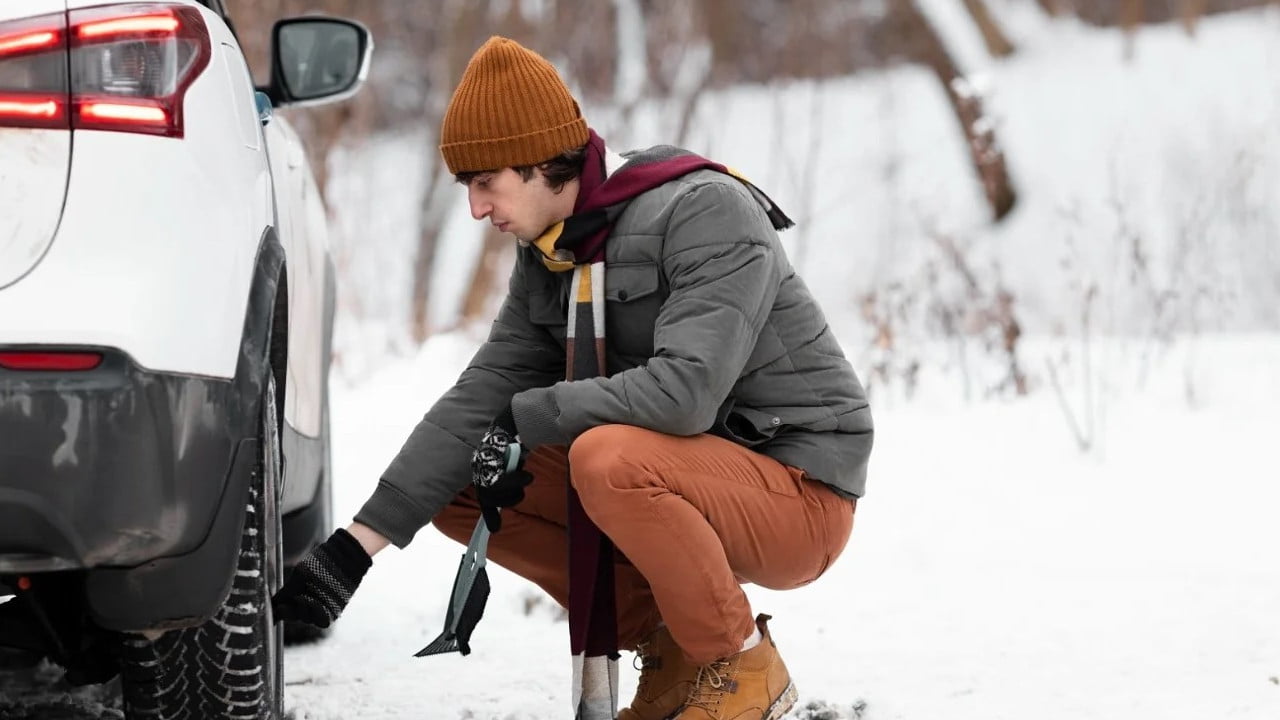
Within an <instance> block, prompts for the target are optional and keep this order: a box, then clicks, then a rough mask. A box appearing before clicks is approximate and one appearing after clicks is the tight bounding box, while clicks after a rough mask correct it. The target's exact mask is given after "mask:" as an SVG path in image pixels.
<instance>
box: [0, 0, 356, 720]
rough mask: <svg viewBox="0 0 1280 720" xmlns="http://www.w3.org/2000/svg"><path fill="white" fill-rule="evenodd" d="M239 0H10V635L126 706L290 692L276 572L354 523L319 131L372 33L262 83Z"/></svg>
mask: <svg viewBox="0 0 1280 720" xmlns="http://www.w3.org/2000/svg"><path fill="white" fill-rule="evenodd" d="M232 28H233V26H232V24H231V23H230V22H229V20H228V19H227V17H226V11H225V9H224V8H223V7H222V0H201V1H200V2H196V1H195V0H166V1H165V2H147V1H145V0H143V1H141V2H138V1H133V2H109V1H108V2H104V0H22V2H0V646H9V647H16V648H21V649H22V651H23V653H24V654H26V655H28V656H30V657H32V658H35V657H39V656H47V657H50V658H52V659H53V660H54V661H56V662H57V663H59V664H60V665H63V666H64V667H66V668H67V669H68V675H67V677H68V678H69V679H71V680H73V681H81V682H100V681H103V680H105V679H107V678H109V677H112V676H114V675H116V674H117V673H119V675H120V677H121V681H122V682H121V684H122V687H123V691H124V706H125V710H126V713H127V715H128V716H129V717H135V716H137V717H142V716H145V717H148V718H150V717H163V718H169V717H194V718H220V717H237V718H238V717H275V716H277V715H280V714H281V708H280V697H281V685H282V680H281V666H280V663H281V658H282V652H281V650H280V643H281V640H280V638H281V635H282V633H281V631H280V627H279V626H278V625H277V624H276V623H275V622H274V621H273V619H272V617H271V611H270V602H269V598H270V594H271V593H272V592H274V591H275V589H276V588H277V587H278V586H279V583H280V578H281V575H282V572H283V570H284V567H285V566H287V565H288V564H289V563H290V562H296V561H297V560H299V559H301V557H302V556H303V555H304V554H305V553H306V552H307V551H308V550H309V549H310V548H311V547H312V546H314V545H315V544H316V543H317V542H319V541H320V540H322V539H323V538H324V537H326V536H327V535H328V533H329V531H330V529H331V524H332V520H331V511H330V505H329V493H330V489H329V486H330V482H331V479H332V478H330V476H329V475H330V471H329V462H328V455H329V447H328V441H329V438H328V415H327V405H328V403H327V394H326V386H327V377H328V371H329V347H330V339H331V327H332V319H333V307H334V302H333V298H334V276H333V275H334V271H333V265H332V262H331V261H330V258H329V254H328V251H327V239H326V219H325V212H324V208H323V206H322V203H321V198H320V195H319V193H318V191H317V188H316V186H315V182H314V180H313V177H312V174H311V170H310V168H309V167H308V165H307V161H306V153H305V152H304V151H303V148H302V146H301V144H300V141H299V139H298V136H297V134H296V133H295V132H294V131H293V129H292V128H290V126H289V124H288V123H287V122H286V121H285V120H284V118H283V117H281V116H279V115H273V113H272V110H273V109H274V108H279V107H283V106H289V105H305V104H313V103H321V102H328V101H335V100H341V99H343V98H346V97H349V96H350V95H352V94H353V93H355V92H356V90H357V89H358V88H359V87H360V85H361V84H362V83H363V81H364V78H365V76H366V73H367V70H368V63H369V57H370V53H371V51H372V41H371V39H370V37H369V34H368V32H367V30H366V29H365V28H364V27H362V26H360V25H359V24H357V23H353V22H350V21H345V20H340V19H335V18H324V17H317V16H306V17H300V18H292V19H287V20H281V21H279V22H278V23H277V24H276V26H275V28H274V30H273V34H272V39H273V44H272V75H271V77H272V82H271V83H270V85H269V86H268V87H264V88H255V87H254V84H253V80H252V78H251V76H250V73H249V69H248V66H247V64H246V62H245V59H244V55H243V53H242V51H241V48H240V45H239V43H238V42H237V39H236V36H235V33H234V31H233V29H232Z"/></svg>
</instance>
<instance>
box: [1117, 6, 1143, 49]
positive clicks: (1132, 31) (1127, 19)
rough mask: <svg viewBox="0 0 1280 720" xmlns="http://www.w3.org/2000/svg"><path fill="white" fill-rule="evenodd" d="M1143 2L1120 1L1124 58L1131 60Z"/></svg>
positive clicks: (1140, 20)
mask: <svg viewBox="0 0 1280 720" xmlns="http://www.w3.org/2000/svg"><path fill="white" fill-rule="evenodd" d="M1142 4H1143V0H1120V27H1121V28H1122V30H1123V32H1124V57H1125V59H1126V60H1132V59H1133V54H1134V52H1135V48H1134V44H1135V43H1136V42H1137V34H1138V28H1139V27H1140V26H1141V25H1142Z"/></svg>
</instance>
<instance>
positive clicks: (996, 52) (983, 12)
mask: <svg viewBox="0 0 1280 720" xmlns="http://www.w3.org/2000/svg"><path fill="white" fill-rule="evenodd" d="M964 6H965V9H967V10H968V11H969V15H970V17H972V18H973V22H974V24H975V25H977V26H978V31H979V32H981V33H982V42H983V44H985V45H986V46H987V52H989V53H991V56H992V57H1008V56H1009V55H1012V54H1013V51H1014V47H1013V42H1012V41H1010V40H1009V38H1008V36H1006V35H1005V34H1004V30H1002V29H1000V24H999V23H997V22H996V19H995V16H994V15H992V14H991V9H990V8H988V7H987V4H986V2H984V0H964Z"/></svg>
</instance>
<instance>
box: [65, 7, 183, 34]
mask: <svg viewBox="0 0 1280 720" xmlns="http://www.w3.org/2000/svg"><path fill="white" fill-rule="evenodd" d="M178 26H179V23H178V18H176V17H174V16H173V14H172V11H169V12H165V13H162V14H157V15H138V16H135V17H124V18H116V19H113V20H101V21H98V22H88V23H85V24H83V25H79V26H77V27H76V37H78V38H80V39H81V40H95V39H101V38H107V37H113V36H128V35H141V34H147V33H159V34H161V35H172V34H173V33H174V32H175V31H176V30H177V29H178Z"/></svg>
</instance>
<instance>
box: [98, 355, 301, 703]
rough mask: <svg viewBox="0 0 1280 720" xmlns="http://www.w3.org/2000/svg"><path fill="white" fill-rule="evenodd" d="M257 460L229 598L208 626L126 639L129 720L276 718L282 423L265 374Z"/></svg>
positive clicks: (279, 657)
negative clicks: (274, 606)
mask: <svg viewBox="0 0 1280 720" xmlns="http://www.w3.org/2000/svg"><path fill="white" fill-rule="evenodd" d="M261 405H262V413H261V416H260V418H259V438H260V443H259V448H260V451H261V452H260V453H259V458H258V462H257V463H256V465H255V469H254V475H253V478H252V479H251V481H250V483H249V498H248V502H247V503H246V507H245V520H244V529H243V530H242V531H241V535H240V553H239V560H238V561H237V564H236V569H235V578H234V579H233V581H232V585H231V592H230V594H229V595H228V596H227V598H226V599H225V600H224V601H223V602H222V605H221V606H220V607H219V608H218V611H217V612H216V613H215V614H214V615H213V617H212V618H210V619H209V620H208V621H207V622H205V623H204V624H202V625H198V626H196V627H193V628H185V629H182V630H172V631H169V632H166V633H164V634H163V635H161V636H160V637H158V638H156V639H154V640H151V639H148V638H146V637H143V636H141V635H136V634H128V635H126V636H125V640H124V648H123V653H122V663H121V681H122V690H123V694H124V704H125V715H126V717H146V718H163V719H166V720H167V719H170V718H173V719H177V718H210V719H212V718H269V719H274V718H279V717H281V716H282V697H283V695H282V693H283V689H284V676H283V672H282V669H283V665H282V663H283V658H284V651H283V647H282V637H283V633H282V632H280V627H279V625H277V624H276V623H275V620H274V618H273V617H272V614H271V594H272V593H273V592H274V591H275V590H276V589H277V588H279V585H280V579H279V578H280V571H281V568H280V565H281V562H280V553H281V548H280V512H279V504H278V499H279V498H278V495H277V493H278V490H279V487H280V462H281V460H280V423H279V415H278V413H277V407H276V390H275V382H274V379H273V378H271V375H270V373H268V380H267V383H266V387H265V388H264V389H263V397H262V403H261Z"/></svg>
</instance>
